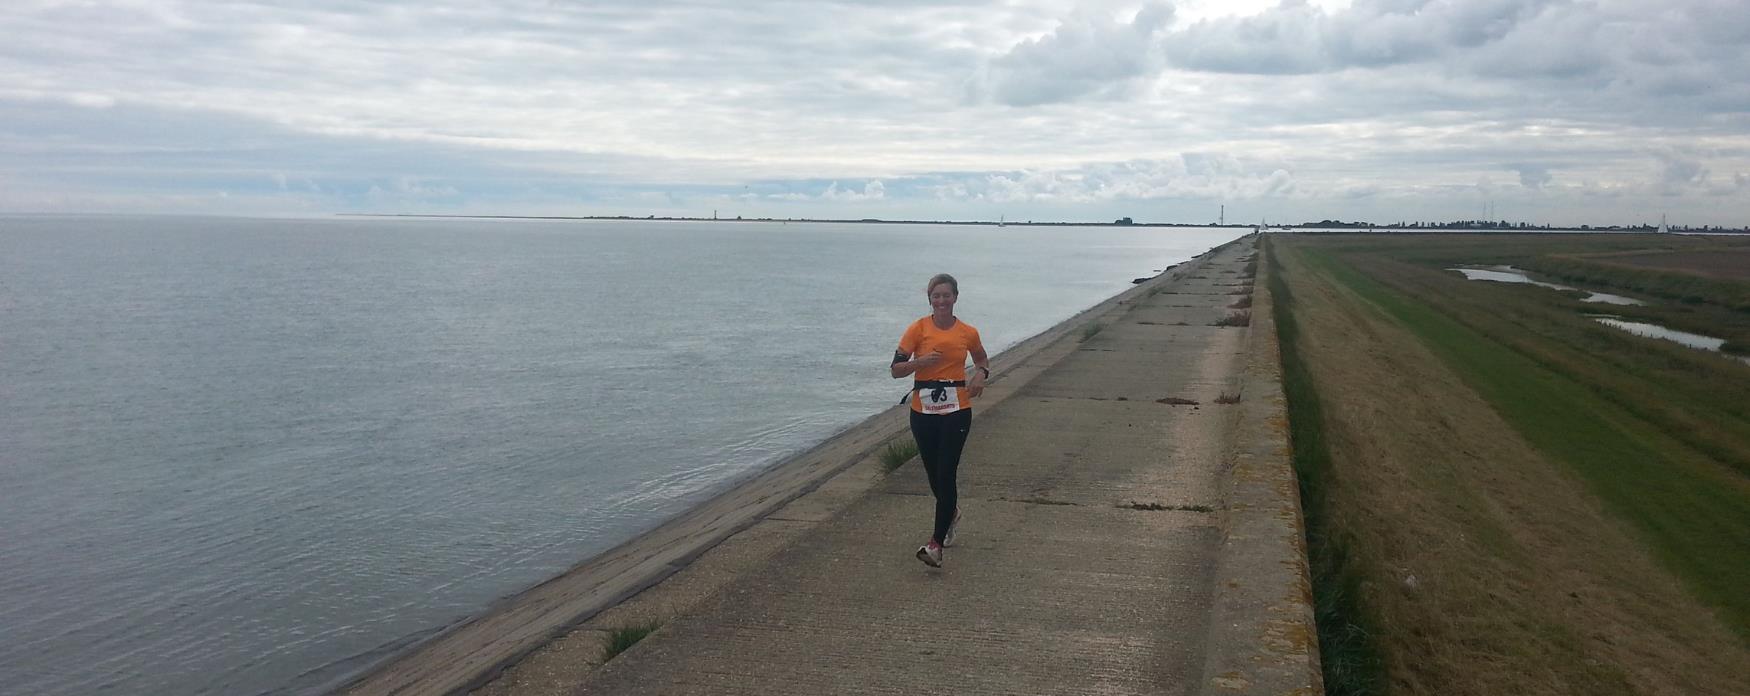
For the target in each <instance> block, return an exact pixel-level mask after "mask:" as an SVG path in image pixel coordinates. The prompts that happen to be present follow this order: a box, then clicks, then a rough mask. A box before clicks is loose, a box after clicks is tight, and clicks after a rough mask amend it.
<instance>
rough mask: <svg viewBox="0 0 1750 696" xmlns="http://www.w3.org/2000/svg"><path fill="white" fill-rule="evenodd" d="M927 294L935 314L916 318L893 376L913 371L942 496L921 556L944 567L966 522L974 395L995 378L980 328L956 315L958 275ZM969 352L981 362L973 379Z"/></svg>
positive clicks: (915, 429) (919, 423)
mask: <svg viewBox="0 0 1750 696" xmlns="http://www.w3.org/2000/svg"><path fill="white" fill-rule="evenodd" d="M924 294H925V295H926V296H928V297H929V298H930V315H929V316H927V317H924V318H922V319H919V320H917V321H914V322H912V323H911V326H909V327H907V328H906V330H905V335H904V336H901V337H900V339H899V350H897V351H894V353H893V378H894V379H899V378H901V377H904V376H906V375H911V376H912V380H913V381H912V393H911V435H912V437H913V438H914V439H916V440H917V442H918V455H919V456H920V457H922V458H923V460H924V472H925V473H926V474H928V475H929V477H930V494H931V495H934V496H935V497H936V528H935V531H934V532H933V533H932V534H931V535H930V541H929V543H927V544H924V545H923V546H920V547H918V560H920V561H923V562H924V563H927V564H929V565H930V566H931V567H934V568H940V567H942V547H944V546H951V545H953V543H954V528H955V526H957V525H958V524H959V522H960V494H959V490H958V489H957V487H956V485H957V484H956V479H957V474H958V471H959V469H960V450H961V449H962V448H964V447H965V446H966V433H967V432H968V431H970V430H972V400H973V399H974V398H975V397H977V396H978V395H979V394H982V393H984V382H985V380H987V379H990V356H987V355H985V353H984V344H983V343H981V342H980V341H979V340H978V329H975V328H972V326H971V325H970V324H967V323H966V322H963V321H960V320H959V319H958V318H956V317H955V316H954V302H955V301H957V300H959V299H960V284H959V283H958V282H955V280H954V276H951V275H948V274H946V273H942V274H939V275H937V276H935V277H933V278H931V279H930V283H929V284H928V285H926V286H924ZM968 355H970V356H972V364H973V365H974V366H976V367H977V370H976V371H975V372H974V373H973V375H972V377H971V378H970V379H968V378H967V376H966V356H968Z"/></svg>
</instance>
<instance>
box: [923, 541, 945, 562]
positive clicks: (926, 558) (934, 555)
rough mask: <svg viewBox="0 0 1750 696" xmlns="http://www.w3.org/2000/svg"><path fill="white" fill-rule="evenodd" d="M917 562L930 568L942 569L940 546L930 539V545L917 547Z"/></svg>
mask: <svg viewBox="0 0 1750 696" xmlns="http://www.w3.org/2000/svg"><path fill="white" fill-rule="evenodd" d="M918 560H920V561H923V562H924V565H927V566H929V567H931V568H940V567H942V545H941V544H938V543H936V540H934V539H931V540H930V543H928V544H924V545H923V546H919V547H918Z"/></svg>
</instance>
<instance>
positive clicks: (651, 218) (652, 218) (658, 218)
mask: <svg viewBox="0 0 1750 696" xmlns="http://www.w3.org/2000/svg"><path fill="white" fill-rule="evenodd" d="M335 215H337V216H341V217H403V218H454V219H471V220H625V221H630V222H664V221H667V222H784V223H789V222H795V223H837V224H853V225H984V226H989V227H1198V228H1208V227H1219V228H1234V229H1251V228H1253V227H1257V225H1241V224H1226V225H1198V224H1192V223H1188V222H1129V223H1123V222H1032V221H1028V222H1015V221H997V220H882V219H880V218H856V219H851V218H846V219H832V218H771V217H758V218H709V217H674V216H664V215H646V216H644V217H637V216H633V215H440V214H435V213H335Z"/></svg>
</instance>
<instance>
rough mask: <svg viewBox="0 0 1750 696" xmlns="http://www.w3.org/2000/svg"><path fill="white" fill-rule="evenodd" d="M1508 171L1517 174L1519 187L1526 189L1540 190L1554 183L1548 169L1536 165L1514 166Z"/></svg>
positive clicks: (1553, 178)
mask: <svg viewBox="0 0 1750 696" xmlns="http://www.w3.org/2000/svg"><path fill="white" fill-rule="evenodd" d="M1510 169H1512V170H1514V171H1516V172H1519V185H1520V186H1524V187H1525V188H1528V189H1541V188H1543V187H1545V186H1548V185H1549V184H1550V183H1551V182H1553V181H1555V177H1553V176H1550V173H1549V169H1548V168H1545V167H1543V166H1541V165H1536V164H1516V165H1513V166H1511V167H1510Z"/></svg>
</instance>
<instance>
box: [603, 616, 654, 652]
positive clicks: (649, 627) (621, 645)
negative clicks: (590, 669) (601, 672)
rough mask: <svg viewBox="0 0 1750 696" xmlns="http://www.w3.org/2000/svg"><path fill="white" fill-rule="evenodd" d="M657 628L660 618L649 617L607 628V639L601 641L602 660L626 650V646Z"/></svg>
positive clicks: (632, 644) (633, 643)
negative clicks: (645, 619) (649, 618)
mask: <svg viewBox="0 0 1750 696" xmlns="http://www.w3.org/2000/svg"><path fill="white" fill-rule="evenodd" d="M658 628H662V620H661V619H651V620H649V621H642V622H638V623H634V624H629V625H626V626H619V627H616V628H614V629H611V630H609V631H608V639H607V640H606V641H605V642H603V643H602V662H607V661H608V660H612V659H614V656H615V655H619V654H620V653H623V652H626V649H627V648H630V647H632V646H634V645H637V644H638V641H641V640H644V637H645V636H648V635H650V634H651V633H654V632H655V631H656V629H658Z"/></svg>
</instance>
